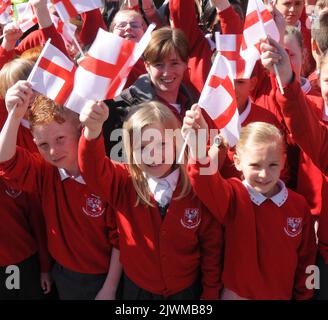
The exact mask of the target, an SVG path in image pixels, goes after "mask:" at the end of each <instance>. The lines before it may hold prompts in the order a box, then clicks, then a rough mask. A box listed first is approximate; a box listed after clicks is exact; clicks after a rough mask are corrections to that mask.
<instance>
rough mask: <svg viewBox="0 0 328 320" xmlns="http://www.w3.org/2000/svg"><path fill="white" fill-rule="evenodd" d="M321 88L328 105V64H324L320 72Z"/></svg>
mask: <svg viewBox="0 0 328 320" xmlns="http://www.w3.org/2000/svg"><path fill="white" fill-rule="evenodd" d="M320 86H321V94H322V98H323V99H324V100H325V102H326V104H328V63H326V64H324V65H323V66H322V67H321V70H320Z"/></svg>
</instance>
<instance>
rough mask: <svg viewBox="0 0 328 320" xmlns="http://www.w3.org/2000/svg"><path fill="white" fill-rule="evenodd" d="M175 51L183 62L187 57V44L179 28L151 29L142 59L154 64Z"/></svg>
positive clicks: (186, 60)
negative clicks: (149, 38)
mask: <svg viewBox="0 0 328 320" xmlns="http://www.w3.org/2000/svg"><path fill="white" fill-rule="evenodd" d="M172 51H175V52H176V53H177V54H178V55H179V56H180V58H181V60H182V61H184V62H185V63H187V62H188V59H189V45H188V40H187V38H186V36H185V34H184V32H183V31H182V30H180V29H173V28H170V27H163V28H160V29H157V30H155V31H153V33H152V35H151V40H150V42H149V44H148V46H147V48H146V49H145V51H144V53H143V57H144V61H145V62H146V63H149V64H155V63H157V62H160V61H163V60H164V59H165V57H167V56H168V55H169V54H170V53H171V52H172Z"/></svg>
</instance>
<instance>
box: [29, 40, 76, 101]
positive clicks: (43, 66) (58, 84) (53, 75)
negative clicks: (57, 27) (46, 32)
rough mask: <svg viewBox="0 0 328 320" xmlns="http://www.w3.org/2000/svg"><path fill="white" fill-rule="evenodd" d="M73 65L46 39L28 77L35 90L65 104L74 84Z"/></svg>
mask: <svg viewBox="0 0 328 320" xmlns="http://www.w3.org/2000/svg"><path fill="white" fill-rule="evenodd" d="M74 73H75V65H74V62H73V61H71V60H70V59H69V58H68V57H66V56H65V55H64V54H63V53H62V52H61V51H60V50H59V49H57V48H56V47H55V46H53V45H52V44H51V43H50V41H49V40H48V41H47V42H46V44H45V46H44V48H43V50H42V52H41V54H40V56H39V58H38V60H37V62H36V63H35V65H34V68H33V70H32V71H31V74H30V76H29V78H28V81H29V82H30V83H31V84H32V87H33V89H34V90H35V91H37V92H39V93H41V94H42V95H44V96H47V97H48V98H50V99H52V100H54V101H55V102H57V103H58V104H61V105H65V103H66V102H67V100H68V98H69V96H70V94H71V92H72V90H73V84H74Z"/></svg>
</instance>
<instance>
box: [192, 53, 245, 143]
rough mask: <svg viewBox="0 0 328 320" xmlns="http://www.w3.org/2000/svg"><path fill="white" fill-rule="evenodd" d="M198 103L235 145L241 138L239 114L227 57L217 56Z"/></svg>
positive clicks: (226, 137)
mask: <svg viewBox="0 0 328 320" xmlns="http://www.w3.org/2000/svg"><path fill="white" fill-rule="evenodd" d="M198 103H199V105H200V106H201V107H202V108H203V109H205V110H206V112H207V113H208V115H209V116H210V117H211V118H212V119H213V121H214V123H215V124H216V126H217V127H218V129H220V131H221V133H222V135H223V136H224V137H225V139H226V140H227V141H228V143H229V145H230V146H234V145H235V144H236V143H237V141H238V139H239V131H240V123H239V114H238V109H237V103H236V96H235V89H234V83H233V76H232V71H231V68H230V65H229V62H228V60H227V58H225V57H224V56H223V55H221V54H217V56H216V57H215V60H214V62H213V65H212V68H211V70H210V73H209V75H208V77H207V80H206V83H205V86H204V89H203V91H202V94H201V96H200V99H199V102H198Z"/></svg>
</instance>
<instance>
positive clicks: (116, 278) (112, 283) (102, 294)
mask: <svg viewBox="0 0 328 320" xmlns="http://www.w3.org/2000/svg"><path fill="white" fill-rule="evenodd" d="M121 274H122V265H121V263H120V251H119V250H118V249H116V248H113V249H112V255H111V258H110V264H109V270H108V274H107V278H106V280H105V282H104V284H103V287H102V288H101V289H100V291H99V292H98V294H97V296H96V298H95V300H115V296H116V290H117V287H118V284H119V282H120V278H121Z"/></svg>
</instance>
